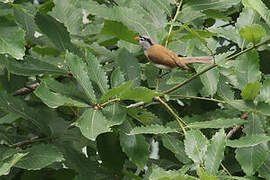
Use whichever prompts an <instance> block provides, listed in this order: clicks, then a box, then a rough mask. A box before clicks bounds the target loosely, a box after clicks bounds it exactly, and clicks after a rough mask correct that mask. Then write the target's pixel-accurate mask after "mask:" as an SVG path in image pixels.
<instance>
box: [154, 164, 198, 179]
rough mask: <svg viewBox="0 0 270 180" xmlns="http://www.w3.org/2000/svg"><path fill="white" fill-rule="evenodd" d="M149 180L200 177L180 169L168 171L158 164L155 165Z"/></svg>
mask: <svg viewBox="0 0 270 180" xmlns="http://www.w3.org/2000/svg"><path fill="white" fill-rule="evenodd" d="M149 180H198V178H195V177H193V176H189V175H186V174H183V173H181V171H180V170H179V171H177V170H168V171H166V170H164V169H162V168H160V167H158V166H153V167H152V173H151V174H150V176H149Z"/></svg>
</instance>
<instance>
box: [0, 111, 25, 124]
mask: <svg viewBox="0 0 270 180" xmlns="http://www.w3.org/2000/svg"><path fill="white" fill-rule="evenodd" d="M18 118H20V115H18V114H15V113H8V114H6V115H5V116H3V117H1V118H0V124H11V123H13V122H14V121H16V120H17V119H18Z"/></svg>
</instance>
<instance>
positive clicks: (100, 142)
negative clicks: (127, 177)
mask: <svg viewBox="0 0 270 180" xmlns="http://www.w3.org/2000/svg"><path fill="white" fill-rule="evenodd" d="M97 149H98V154H99V156H100V158H101V161H102V165H103V166H105V167H107V169H108V171H111V172H114V173H116V174H118V175H120V174H121V170H122V168H123V165H124V162H125V155H124V153H123V152H122V150H121V147H120V142H119V137H118V135H117V134H114V133H105V134H101V135H99V136H98V138H97Z"/></svg>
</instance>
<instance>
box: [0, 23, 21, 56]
mask: <svg viewBox="0 0 270 180" xmlns="http://www.w3.org/2000/svg"><path fill="white" fill-rule="evenodd" d="M24 36H25V31H24V30H22V29H21V28H19V27H18V26H11V25H8V24H4V23H3V24H2V23H0V54H4V53H8V54H9V55H11V56H12V57H14V58H16V59H23V56H24V55H25V53H24V52H25V47H24V43H25V42H24Z"/></svg>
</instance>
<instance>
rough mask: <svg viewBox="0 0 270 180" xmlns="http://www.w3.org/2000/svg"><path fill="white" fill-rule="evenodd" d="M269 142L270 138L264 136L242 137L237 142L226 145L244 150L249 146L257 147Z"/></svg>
mask: <svg viewBox="0 0 270 180" xmlns="http://www.w3.org/2000/svg"><path fill="white" fill-rule="evenodd" d="M268 141H270V137H268V136H265V135H264V134H255V135H249V136H245V137H241V138H240V139H237V140H228V141H227V144H226V145H227V146H230V147H237V148H243V147H249V146H256V145H258V144H260V143H263V142H268Z"/></svg>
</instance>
